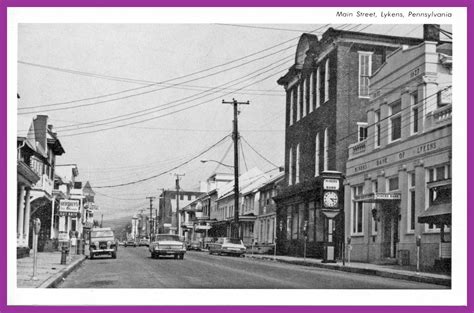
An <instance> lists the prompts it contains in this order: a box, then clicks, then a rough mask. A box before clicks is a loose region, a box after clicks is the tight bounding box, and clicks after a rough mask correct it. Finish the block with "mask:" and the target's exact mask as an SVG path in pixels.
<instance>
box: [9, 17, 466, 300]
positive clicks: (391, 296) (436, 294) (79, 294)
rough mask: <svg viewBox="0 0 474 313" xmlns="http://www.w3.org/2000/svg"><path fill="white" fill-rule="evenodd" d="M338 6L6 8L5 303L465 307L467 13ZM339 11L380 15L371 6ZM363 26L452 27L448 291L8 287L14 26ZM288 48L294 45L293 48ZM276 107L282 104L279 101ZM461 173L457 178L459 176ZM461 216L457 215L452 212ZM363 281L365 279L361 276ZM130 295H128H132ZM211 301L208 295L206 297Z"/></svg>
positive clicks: (12, 281)
mask: <svg viewBox="0 0 474 313" xmlns="http://www.w3.org/2000/svg"><path fill="white" fill-rule="evenodd" d="M337 10H341V8H8V23H7V24H8V81H9V82H11V84H9V85H8V108H9V110H8V138H7V144H8V156H7V160H8V168H7V171H8V195H9V197H8V208H9V210H8V213H9V214H8V219H7V222H8V227H7V228H8V234H9V236H8V280H7V286H8V296H7V303H8V305H33V304H35V305H417V306H418V305H466V303H467V299H466V295H467V288H466V276H467V275H466V274H467V272H466V265H467V262H466V255H467V254H466V247H467V243H466V230H467V228H466V225H467V222H466V219H465V213H466V208H467V203H466V198H467V197H466V186H467V180H466V175H465V173H466V172H467V171H466V164H467V158H466V155H467V149H466V148H467V147H466V142H467V128H466V119H465V118H464V117H465V116H467V105H466V103H467V99H466V94H467V92H466V81H467V80H466V78H467V72H466V60H467V55H466V52H467V47H466V42H467V40H466V38H467V10H466V8H383V11H392V12H405V14H406V13H407V11H409V10H410V11H420V12H431V11H435V12H451V13H452V14H453V17H452V18H429V19H427V18H411V19H409V18H390V19H382V18H377V19H367V18H357V17H354V18H337V17H336V16H335V12H336V11H337ZM342 10H344V11H351V12H354V13H356V12H357V11H358V10H361V11H374V12H380V11H381V9H377V8H364V9H358V8H347V9H342ZM156 21H160V22H161V23H230V22H232V23H249V24H251V23H253V24H256V23H269V24H284V23H301V24H305V23H308V24H315V23H318V24H325V23H339V24H348V23H355V24H358V23H371V24H385V23H389V24H394V23H401V24H423V23H439V24H452V25H453V27H452V30H453V34H454V40H453V42H454V46H453V51H454V55H453V59H454V63H453V73H454V79H453V80H454V81H455V84H454V87H453V91H454V92H453V101H454V103H456V105H455V106H453V107H454V110H455V113H454V114H453V117H454V121H453V124H454V125H456V127H453V132H454V133H453V165H456V166H455V169H453V177H455V179H453V208H456V211H457V212H455V213H454V214H453V224H454V225H456V227H454V228H453V234H452V235H453V243H452V247H453V255H454V256H455V260H456V264H454V266H453V269H452V275H453V281H452V282H453V284H452V289H450V290H274V289H272V290H240V289H239V290H221V289H219V290H209V289H159V290H157V289H136V290H130V289H114V290H110V289H87V290H82V289H74V290H73V289H42V290H39V289H18V288H16V253H15V249H16V236H15V225H16V216H15V213H16V210H15V209H14V208H16V192H15V189H16V187H15V186H16V166H15V163H16V162H15V158H16V153H15V148H16V142H15V138H14V134H15V133H16V103H17V99H16V92H17V90H16V84H15V83H14V82H16V81H17V72H16V71H17V68H16V60H17V48H18V47H17V42H18V38H17V36H18V32H17V31H18V23H53V22H54V23H156ZM295 49H296V47H295ZM282 101H284V99H283V98H282ZM459 173H461V174H459ZM460 213H462V214H460ZM368 279H370V278H369V277H368ZM134 295H135V296H136V297H134ZM211 295H212V296H211Z"/></svg>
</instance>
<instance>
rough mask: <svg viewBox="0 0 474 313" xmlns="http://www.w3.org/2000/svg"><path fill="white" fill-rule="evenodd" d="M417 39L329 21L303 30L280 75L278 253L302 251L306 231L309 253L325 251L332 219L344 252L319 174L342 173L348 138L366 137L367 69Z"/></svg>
mask: <svg viewBox="0 0 474 313" xmlns="http://www.w3.org/2000/svg"><path fill="white" fill-rule="evenodd" d="M421 41H422V40H421V39H415V38H405V37H394V36H386V35H376V34H366V33H360V32H353V31H344V30H336V29H333V28H329V29H328V30H327V31H326V32H325V33H324V34H323V35H322V36H321V37H320V38H318V37H317V36H315V35H311V34H303V35H302V36H301V37H300V40H299V43H298V45H297V49H296V55H295V63H294V65H292V66H291V67H290V69H289V70H288V72H287V74H286V75H284V76H283V77H281V78H280V79H279V80H278V84H280V85H282V86H283V87H284V88H285V90H286V132H285V169H286V177H285V183H284V187H283V188H282V190H281V192H280V193H279V195H278V196H276V197H275V198H274V199H275V201H276V203H277V223H278V227H277V243H278V246H277V251H278V253H280V254H289V255H302V254H303V249H304V248H303V244H304V241H305V234H306V238H307V239H306V243H307V249H306V250H307V255H308V256H313V257H323V251H324V249H323V248H324V242H325V241H326V240H327V238H328V236H327V234H328V227H329V228H331V230H333V231H334V236H331V237H332V239H333V241H334V244H335V251H334V253H335V257H336V258H338V257H341V256H342V251H343V243H344V240H343V239H344V216H343V214H338V215H337V216H336V217H335V220H334V223H332V222H331V223H329V222H328V219H327V216H325V214H324V208H323V202H322V194H323V191H322V179H321V174H322V173H323V172H334V171H337V172H340V173H344V172H345V165H346V161H347V147H348V145H349V144H351V143H353V142H355V141H357V140H358V139H359V136H360V137H361V138H365V136H366V119H367V117H366V113H365V112H366V109H367V106H368V103H369V77H370V76H371V74H372V73H373V72H375V71H376V70H377V69H378V68H379V67H380V66H381V65H382V64H383V63H384V62H385V59H386V56H387V55H388V54H389V53H391V52H393V51H395V50H396V49H398V48H399V47H400V46H402V45H409V46H411V45H417V44H419V43H420V42H421ZM340 196H341V199H340V200H339V202H338V204H337V209H339V210H340V211H341V212H342V211H343V210H342V209H343V206H342V204H343V203H344V201H343V199H342V198H343V193H342V192H340ZM335 208H336V207H335ZM331 218H332V217H331Z"/></svg>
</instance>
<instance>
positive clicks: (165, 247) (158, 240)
mask: <svg viewBox="0 0 474 313" xmlns="http://www.w3.org/2000/svg"><path fill="white" fill-rule="evenodd" d="M148 249H149V250H150V253H151V257H152V258H153V259H155V258H159V257H160V255H173V256H174V258H175V259H177V258H179V259H181V260H182V259H184V254H185V253H186V246H185V244H184V242H182V241H181V240H180V238H179V236H178V235H169V234H160V235H156V237H155V240H154V241H153V242H151V243H150V246H149V247H148Z"/></svg>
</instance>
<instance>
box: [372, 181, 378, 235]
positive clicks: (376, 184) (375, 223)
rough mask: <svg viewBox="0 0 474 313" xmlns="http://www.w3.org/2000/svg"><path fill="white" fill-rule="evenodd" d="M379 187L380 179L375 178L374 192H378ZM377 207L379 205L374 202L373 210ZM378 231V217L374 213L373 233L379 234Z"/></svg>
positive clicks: (373, 183)
mask: <svg viewBox="0 0 474 313" xmlns="http://www.w3.org/2000/svg"><path fill="white" fill-rule="evenodd" d="M378 189H379V184H378V181H376V180H374V181H373V182H372V192H373V193H376V192H377V191H378ZM376 209H377V205H376V204H375V203H372V212H374V210H376ZM377 231H378V218H377V219H375V218H374V214H373V213H372V235H377Z"/></svg>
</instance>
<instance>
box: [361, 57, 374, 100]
mask: <svg viewBox="0 0 474 313" xmlns="http://www.w3.org/2000/svg"><path fill="white" fill-rule="evenodd" d="M371 75H372V52H361V51H359V98H368V97H369V82H370V80H369V79H370V76H371Z"/></svg>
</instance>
